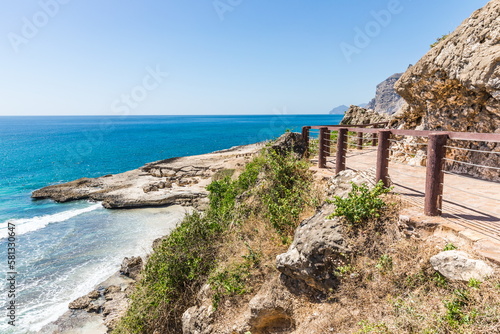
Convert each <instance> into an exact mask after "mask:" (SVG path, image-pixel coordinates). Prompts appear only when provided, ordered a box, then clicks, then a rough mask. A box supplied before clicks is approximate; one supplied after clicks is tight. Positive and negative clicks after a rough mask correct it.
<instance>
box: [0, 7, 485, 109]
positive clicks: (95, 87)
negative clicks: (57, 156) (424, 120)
mask: <svg viewBox="0 0 500 334" xmlns="http://www.w3.org/2000/svg"><path fill="white" fill-rule="evenodd" d="M487 2H488V1H487V0H458V1H457V0H363V1H361V0H328V1H327V0H316V1H310V0H309V1H306V0H272V1H269V0H154V1H153V0H143V1H126V0H125V1H123V0H121V1H118V0H109V1H102V0H101V1H97V0H41V1H33V0H23V1H4V6H3V8H4V9H3V10H2V11H1V13H0V37H1V39H0V40H1V42H0V48H1V49H0V64H1V67H0V68H1V71H0V91H1V95H0V115H85V114H88V115H115V114H128V113H130V114H137V115H153V114H177V115H179V114H273V113H276V112H280V113H283V112H285V113H290V114H291V113H294V114H306V113H315V114H320V113H327V112H328V111H329V110H330V109H332V108H333V107H336V106H338V105H340V104H347V105H349V104H359V103H363V102H368V101H369V100H370V99H371V98H372V97H373V95H374V93H375V86H376V85H377V84H378V83H379V82H380V81H382V80H384V79H385V78H386V77H388V76H389V75H391V74H393V73H396V72H402V71H404V70H405V69H406V68H407V66H408V65H409V64H410V63H415V62H416V61H417V60H418V59H420V57H422V56H423V55H424V54H425V53H426V52H427V51H428V50H429V44H431V43H432V42H434V41H435V39H436V38H437V37H439V36H441V35H443V34H446V33H449V32H451V31H453V30H454V29H455V28H456V27H457V26H458V25H459V24H460V23H461V22H462V21H463V20H465V19H466V18H467V17H469V16H470V14H472V12H473V11H474V10H476V9H479V8H481V7H483V6H484V5H485V4H486V3H487ZM374 13H378V14H377V15H378V16H379V17H378V21H377V20H376V18H375V16H377V15H374ZM387 13H390V17H389V16H388V15H387ZM360 31H361V34H363V35H365V36H364V37H360ZM346 50H347V51H346ZM155 72H156V73H155ZM151 73H153V74H151ZM154 73H155V74H154ZM166 73H168V75H166Z"/></svg>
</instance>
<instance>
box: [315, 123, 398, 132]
mask: <svg viewBox="0 0 500 334" xmlns="http://www.w3.org/2000/svg"><path fill="white" fill-rule="evenodd" d="M387 124H389V122H378V123H370V124H353V125H340V124H335V125H312V126H308V128H309V129H314V130H318V129H321V128H328V129H329V130H332V129H335V128H346V127H351V128H366V127H369V126H377V125H387Z"/></svg>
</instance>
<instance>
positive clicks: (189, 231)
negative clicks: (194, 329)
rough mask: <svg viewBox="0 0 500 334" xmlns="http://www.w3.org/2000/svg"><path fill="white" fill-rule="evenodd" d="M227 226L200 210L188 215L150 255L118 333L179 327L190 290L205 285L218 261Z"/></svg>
mask: <svg viewBox="0 0 500 334" xmlns="http://www.w3.org/2000/svg"><path fill="white" fill-rule="evenodd" d="M223 229H224V227H223V226H222V225H220V224H219V223H217V222H213V221H210V220H208V219H205V218H204V217H202V216H201V215H200V214H199V213H196V212H195V213H193V214H191V215H187V216H186V217H185V218H184V220H183V221H182V223H181V224H180V225H179V226H177V228H175V229H174V230H173V231H172V232H171V234H170V235H169V236H167V237H166V238H165V239H164V240H163V241H162V243H161V244H160V245H159V246H158V247H157V248H156V249H155V251H154V253H153V254H152V255H151V257H150V258H149V260H148V262H147V264H146V267H145V269H144V270H143V278H142V280H141V281H140V282H139V283H138V285H137V289H136V291H135V293H134V294H133V295H132V297H131V300H132V303H131V305H130V307H129V309H128V311H127V313H126V315H125V316H124V317H123V318H122V320H121V322H120V324H119V326H118V328H117V329H116V330H115V333H152V332H153V331H154V330H155V329H160V330H162V331H166V330H173V331H175V330H178V329H179V328H180V326H181V324H180V316H181V315H182V312H184V311H185V306H186V305H189V304H190V302H191V300H192V295H191V294H190V291H194V290H196V289H197V288H199V286H201V284H202V282H203V280H204V278H205V277H207V275H208V273H209V272H210V270H212V268H213V267H214V265H215V263H216V262H215V256H216V252H215V247H214V245H215V240H216V239H217V237H218V236H219V235H220V233H221V232H222V231H223Z"/></svg>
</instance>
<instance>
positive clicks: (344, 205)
mask: <svg viewBox="0 0 500 334" xmlns="http://www.w3.org/2000/svg"><path fill="white" fill-rule="evenodd" d="M390 191H391V189H390V188H385V187H384V184H383V183H382V181H380V182H378V183H377V184H376V185H375V187H374V188H373V189H371V190H370V189H369V188H368V187H367V186H366V184H362V185H360V186H358V185H356V184H355V183H352V190H351V192H349V194H348V196H347V198H342V197H339V196H335V198H334V199H333V200H332V201H331V202H332V203H334V204H335V206H336V208H335V211H334V212H333V213H332V214H331V215H330V216H328V219H332V218H333V217H335V216H343V217H345V218H346V220H347V221H348V222H349V223H351V224H352V225H359V224H361V223H363V222H365V221H367V220H369V219H373V218H379V217H380V214H381V212H382V209H383V208H384V207H385V206H386V204H385V202H384V201H383V200H382V199H381V198H380V195H382V194H386V193H388V192H390Z"/></svg>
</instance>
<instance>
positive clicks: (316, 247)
mask: <svg viewBox="0 0 500 334" xmlns="http://www.w3.org/2000/svg"><path fill="white" fill-rule="evenodd" d="M373 180H374V177H373V175H372V171H363V172H354V171H351V170H346V171H343V172H341V173H339V174H337V175H336V176H334V177H333V178H332V179H331V180H330V182H329V195H330V196H339V197H345V196H346V195H347V194H348V193H349V191H350V190H351V188H352V183H355V184H358V185H361V184H363V183H364V184H367V185H368V186H373V185H374V183H375V182H374V181H373ZM333 210H334V205H333V204H324V205H323V206H322V207H321V208H320V209H319V210H318V211H317V212H316V214H315V215H314V216H312V217H311V218H309V219H306V220H304V221H303V222H302V223H301V224H300V225H299V227H297V229H296V230H295V236H294V240H293V243H292V244H291V245H290V247H289V249H288V251H287V252H286V253H283V254H280V255H278V256H277V257H276V267H277V269H278V270H279V271H280V272H282V273H283V274H284V275H286V276H288V277H291V278H293V279H297V280H300V281H303V282H305V283H306V284H307V285H308V286H310V287H312V288H314V289H317V290H320V291H324V292H328V291H329V290H330V289H332V288H334V287H335V286H336V285H337V284H338V280H337V278H336V276H335V275H334V272H335V269H336V268H337V267H338V266H339V265H342V263H343V261H344V255H345V254H346V253H349V251H350V250H349V247H348V245H347V244H346V241H345V240H344V236H343V235H342V225H341V218H339V217H334V218H333V219H327V218H326V217H327V216H329V215H330V214H331V213H332V212H333Z"/></svg>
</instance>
